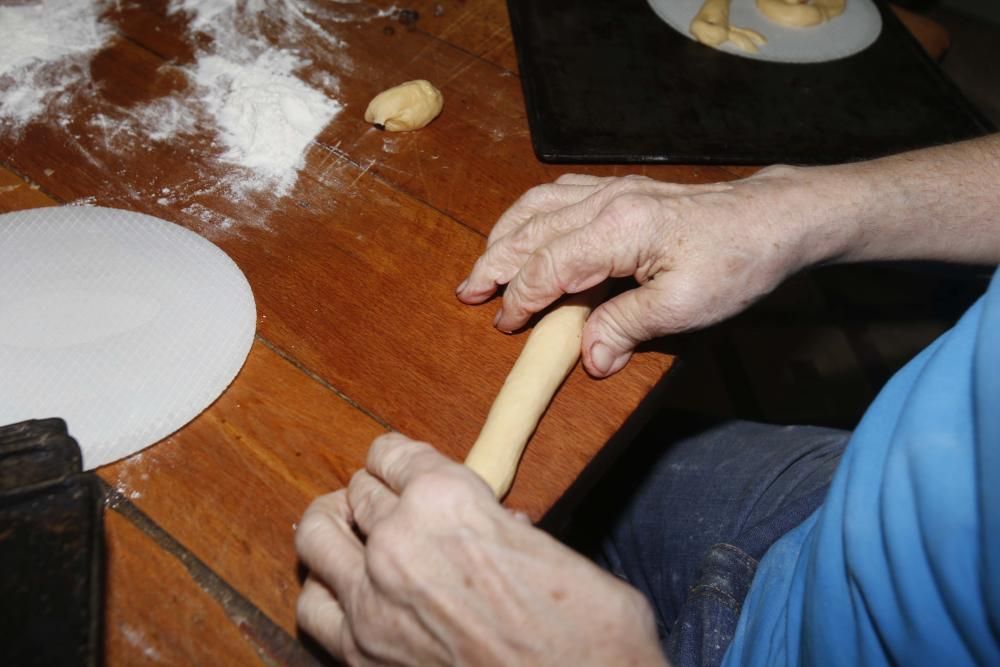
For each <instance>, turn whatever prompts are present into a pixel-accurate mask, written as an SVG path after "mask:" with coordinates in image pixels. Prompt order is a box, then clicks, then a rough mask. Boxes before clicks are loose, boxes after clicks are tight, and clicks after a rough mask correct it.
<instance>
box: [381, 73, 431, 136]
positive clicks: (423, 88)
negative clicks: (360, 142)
mask: <svg viewBox="0 0 1000 667" xmlns="http://www.w3.org/2000/svg"><path fill="white" fill-rule="evenodd" d="M443 107H444V96H443V95H442V94H441V91H440V90H438V89H437V88H435V87H434V86H433V85H431V83H430V82H429V81H425V80H424V79H416V80H415V81H407V82H406V83H401V84H399V85H398V86H394V87H393V88H389V89H388V90H383V91H382V92H381V93H379V94H378V95H376V96H375V97H374V98H373V99H372V101H371V102H369V103H368V109H367V110H366V111H365V120H366V121H367V122H369V123H374V124H375V127H377V128H379V129H384V130H389V131H390V132H408V131H410V130H419V129H420V128H422V127H424V126H426V125H427V124H428V123H430V122H431V121H432V120H434V119H435V118H437V116H438V114H439V113H441V109H442V108H443Z"/></svg>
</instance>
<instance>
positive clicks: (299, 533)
mask: <svg viewBox="0 0 1000 667" xmlns="http://www.w3.org/2000/svg"><path fill="white" fill-rule="evenodd" d="M328 528H329V527H328V525H327V519H326V517H324V516H323V515H322V514H320V513H318V512H311V511H309V510H306V513H305V515H304V516H303V517H302V520H301V521H299V526H298V528H296V529H295V549H296V550H297V551H298V552H299V553H300V554H312V553H315V552H316V551H318V550H319V549H320V548H321V545H322V541H323V539H322V538H323V535H324V533H325V532H326V531H327V530H328Z"/></svg>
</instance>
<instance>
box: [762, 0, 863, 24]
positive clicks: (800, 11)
mask: <svg viewBox="0 0 1000 667" xmlns="http://www.w3.org/2000/svg"><path fill="white" fill-rule="evenodd" d="M844 4H845V0H811V1H807V0H757V9H759V10H760V11H761V13H762V14H763V15H764V16H766V17H767V18H769V19H771V20H772V21H774V22H775V23H777V24H779V25H783V26H788V27H789V28H808V27H810V26H814V25H819V24H820V23H823V22H825V21H829V20H830V19H833V18H836V17H838V16H840V15H841V14H843V13H844Z"/></svg>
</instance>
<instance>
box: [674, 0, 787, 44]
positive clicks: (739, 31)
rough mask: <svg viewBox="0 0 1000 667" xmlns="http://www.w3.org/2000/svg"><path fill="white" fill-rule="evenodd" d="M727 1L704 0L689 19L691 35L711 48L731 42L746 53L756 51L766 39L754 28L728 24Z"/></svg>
mask: <svg viewBox="0 0 1000 667" xmlns="http://www.w3.org/2000/svg"><path fill="white" fill-rule="evenodd" d="M778 1H780V0H778ZM729 3H730V0H705V4H703V5H702V6H701V9H699V10H698V13H697V14H695V15H694V19H692V20H691V26H690V28H689V30H690V31H691V35H692V36H693V37H694V38H695V39H696V40H698V41H699V42H701V43H702V44H705V45H706V46H711V47H713V48H719V47H720V46H722V45H723V44H725V43H726V42H732V43H733V44H735V45H736V46H737V47H739V48H740V49H742V50H744V51H746V52H748V53H756V52H757V48H758V47H760V46H763V45H764V44H766V43H767V40H766V39H765V38H764V35H762V34H760V33H759V32H757V31H756V30H750V29H749V28H739V27H736V26H731V25H729Z"/></svg>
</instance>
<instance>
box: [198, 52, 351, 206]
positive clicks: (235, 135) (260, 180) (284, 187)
mask: <svg viewBox="0 0 1000 667" xmlns="http://www.w3.org/2000/svg"><path fill="white" fill-rule="evenodd" d="M301 65H302V62H301V61H300V59H299V58H298V57H296V56H295V55H294V54H292V53H290V52H287V51H265V52H264V53H262V54H261V55H260V56H258V57H257V58H256V60H254V61H253V62H250V63H238V62H233V61H231V60H229V59H227V58H223V57H222V56H217V55H209V56H202V57H201V58H199V60H198V64H197V66H196V68H195V70H194V78H195V81H196V82H197V83H198V85H199V88H200V91H201V101H202V103H203V104H204V105H205V108H206V109H207V110H208V112H209V113H210V114H211V115H212V116H213V117H214V118H215V119H216V122H217V123H218V126H219V130H220V133H221V137H222V141H223V143H224V145H225V148H226V151H225V152H224V153H223V154H222V159H223V160H226V161H228V162H231V163H233V164H236V165H239V166H242V167H246V168H248V169H250V170H251V171H252V172H253V174H254V176H253V177H252V178H250V179H249V180H243V181H241V182H240V183H239V184H240V185H242V186H243V187H245V188H247V189H251V190H257V189H260V188H262V187H270V188H272V189H273V190H274V191H275V194H277V195H279V196H281V195H284V194H286V193H287V192H288V191H289V189H291V187H292V185H294V184H295V179H296V175H297V173H298V171H299V170H300V169H301V168H302V167H303V166H304V164H305V154H306V149H307V148H308V146H309V144H310V143H311V142H312V141H313V139H314V138H315V137H316V135H317V134H319V132H320V130H322V129H323V128H324V127H325V126H326V125H327V124H328V123H329V122H330V121H331V120H333V118H334V116H336V115H337V113H338V112H339V111H340V110H341V109H342V108H343V107H342V105H341V104H340V103H339V102H336V101H334V100H332V99H329V98H328V97H327V96H326V95H324V94H323V93H321V92H319V91H318V90H316V89H314V88H311V87H310V86H308V85H307V84H305V83H303V82H302V81H301V80H300V79H298V78H296V77H295V76H294V75H293V74H292V72H293V71H294V70H295V69H296V68H298V67H300V66H301ZM230 185H231V186H233V187H235V186H237V185H238V184H237V182H235V181H234V182H232V183H230Z"/></svg>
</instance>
